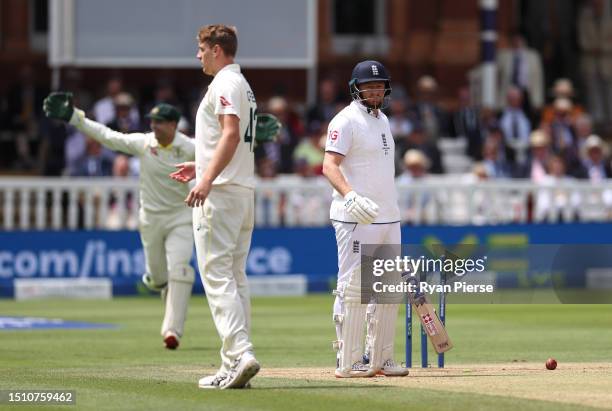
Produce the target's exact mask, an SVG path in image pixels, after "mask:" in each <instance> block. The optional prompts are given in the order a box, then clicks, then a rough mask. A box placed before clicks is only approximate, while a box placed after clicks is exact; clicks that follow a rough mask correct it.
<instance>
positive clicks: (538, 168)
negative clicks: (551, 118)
mask: <svg viewBox="0 0 612 411" xmlns="http://www.w3.org/2000/svg"><path fill="white" fill-rule="evenodd" d="M529 140H530V143H531V155H530V159H529V161H528V163H527V166H526V167H524V168H520V167H519V168H518V170H517V172H516V176H517V177H520V178H528V179H530V180H531V181H533V182H534V183H539V182H541V181H543V180H544V179H545V178H546V175H547V173H546V165H547V163H548V157H549V153H550V138H549V137H548V135H547V134H546V132H545V131H544V130H541V129H538V130H534V131H532V132H531V136H530V138H529Z"/></svg>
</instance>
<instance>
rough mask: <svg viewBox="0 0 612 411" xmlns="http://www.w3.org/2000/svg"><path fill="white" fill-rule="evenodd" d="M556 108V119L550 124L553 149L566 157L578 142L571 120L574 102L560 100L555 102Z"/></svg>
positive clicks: (565, 99)
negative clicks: (576, 141)
mask: <svg viewBox="0 0 612 411" xmlns="http://www.w3.org/2000/svg"><path fill="white" fill-rule="evenodd" d="M554 107H555V117H554V118H553V121H552V122H551V123H550V134H551V137H552V148H553V150H554V151H555V152H556V153H557V154H561V155H562V156H563V157H566V156H567V155H568V154H567V153H568V152H571V150H572V147H573V146H574V142H575V140H576V137H575V132H574V124H573V122H572V118H571V111H572V102H571V101H570V100H569V99H567V98H558V99H556V100H555V103H554Z"/></svg>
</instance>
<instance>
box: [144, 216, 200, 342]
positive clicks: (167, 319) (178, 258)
mask: <svg viewBox="0 0 612 411" xmlns="http://www.w3.org/2000/svg"><path fill="white" fill-rule="evenodd" d="M139 220H140V221H139V224H140V227H139V231H140V239H141V241H142V246H143V249H144V255H145V265H146V270H147V273H148V274H149V276H150V277H151V279H152V280H153V283H154V284H155V285H156V286H160V287H162V286H164V285H165V284H168V289H169V291H168V295H169V297H168V298H167V299H166V309H165V313H164V321H163V323H162V328H161V334H162V336H163V335H164V334H165V333H166V332H168V331H172V332H174V333H175V334H176V335H177V336H179V337H181V336H182V335H183V330H184V327H185V318H186V316H187V306H188V304H189V297H190V296H191V288H192V287H193V281H194V278H195V275H194V271H193V269H192V268H191V266H190V265H189V264H190V261H191V256H192V254H193V227H192V223H191V210H190V209H189V208H188V207H186V206H182V205H181V206H179V207H177V209H176V210H175V211H174V212H170V213H168V212H164V213H153V212H147V211H144V210H143V209H141V210H140V215H139Z"/></svg>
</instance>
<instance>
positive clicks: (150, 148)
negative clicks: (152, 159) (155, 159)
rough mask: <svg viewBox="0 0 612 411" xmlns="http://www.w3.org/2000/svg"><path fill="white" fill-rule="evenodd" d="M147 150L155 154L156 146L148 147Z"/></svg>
mask: <svg viewBox="0 0 612 411" xmlns="http://www.w3.org/2000/svg"><path fill="white" fill-rule="evenodd" d="M149 151H150V152H151V154H153V155H154V156H157V155H158V153H157V147H149Z"/></svg>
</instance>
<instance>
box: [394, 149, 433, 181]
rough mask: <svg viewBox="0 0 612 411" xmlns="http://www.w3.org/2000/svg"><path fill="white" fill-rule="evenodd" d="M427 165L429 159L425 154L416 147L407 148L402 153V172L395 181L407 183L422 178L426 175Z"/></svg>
mask: <svg viewBox="0 0 612 411" xmlns="http://www.w3.org/2000/svg"><path fill="white" fill-rule="evenodd" d="M429 167H430V163H429V159H427V156H425V154H423V153H422V152H421V151H419V150H416V149H411V150H408V151H406V153H405V154H404V172H403V173H402V174H401V175H400V176H399V177H398V178H397V182H398V183H399V184H406V185H408V184H410V183H412V182H413V181H415V180H419V179H422V178H424V177H425V176H426V175H427V170H429Z"/></svg>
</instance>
